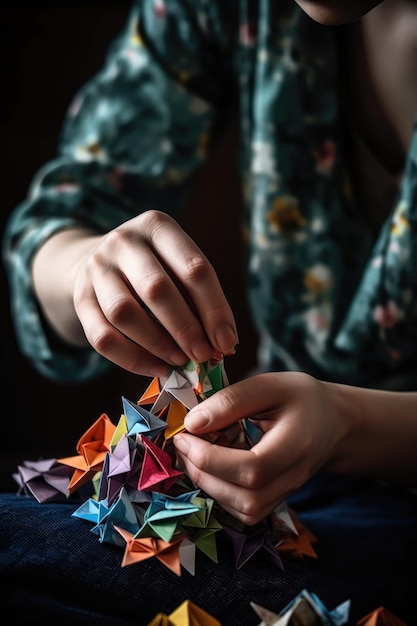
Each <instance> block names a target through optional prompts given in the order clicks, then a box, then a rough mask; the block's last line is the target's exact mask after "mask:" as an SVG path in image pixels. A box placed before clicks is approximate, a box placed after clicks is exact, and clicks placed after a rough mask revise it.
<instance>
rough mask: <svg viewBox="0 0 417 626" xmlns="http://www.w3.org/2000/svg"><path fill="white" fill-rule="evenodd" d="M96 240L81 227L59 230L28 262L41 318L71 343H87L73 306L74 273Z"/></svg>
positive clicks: (98, 237)
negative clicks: (30, 265) (41, 313)
mask: <svg viewBox="0 0 417 626" xmlns="http://www.w3.org/2000/svg"><path fill="white" fill-rule="evenodd" d="M99 239H100V236H98V235H93V234H92V233H91V232H89V231H86V230H82V229H71V230H64V231H61V232H59V233H57V234H55V235H53V236H52V237H50V238H49V239H48V240H47V241H46V242H45V243H44V245H43V246H42V247H41V248H40V249H39V250H38V252H37V253H36V255H35V257H34V261H33V265H32V276H33V283H34V288H35V292H36V296H37V299H38V303H39V306H40V308H41V310H42V312H43V314H44V316H45V318H46V319H47V321H48V323H49V324H50V325H51V327H52V328H53V329H54V331H55V332H56V333H57V334H58V335H59V336H60V337H61V338H63V339H64V340H65V341H67V342H68V343H69V344H71V345H74V346H79V347H82V346H85V345H87V340H86V338H85V335H84V332H83V329H82V326H81V324H80V321H79V319H78V317H77V314H76V312H75V308H74V302H73V293H74V281H75V276H76V273H77V270H78V268H79V266H80V263H82V262H83V261H84V260H85V259H86V258H87V256H88V255H89V254H90V253H91V251H92V250H93V248H94V247H95V246H96V244H97V242H98V240H99Z"/></svg>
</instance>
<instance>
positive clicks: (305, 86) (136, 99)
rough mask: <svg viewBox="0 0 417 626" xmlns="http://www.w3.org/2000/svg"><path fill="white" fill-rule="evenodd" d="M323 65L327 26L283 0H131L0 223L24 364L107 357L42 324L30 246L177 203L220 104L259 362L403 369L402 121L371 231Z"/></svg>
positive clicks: (406, 316)
mask: <svg viewBox="0 0 417 626" xmlns="http://www.w3.org/2000/svg"><path fill="white" fill-rule="evenodd" d="M337 71H338V68H337V53H336V44H335V37H334V29H332V28H331V27H328V26H321V25H319V24H317V23H315V22H313V21H312V20H311V19H309V18H308V17H307V16H306V15H305V14H304V13H303V12H302V11H301V10H300V9H299V7H298V6H297V4H296V3H295V2H293V0H289V1H288V0H280V2H276V0H193V1H190V0H135V1H134V4H133V5H132V9H131V12H130V14H129V17H128V20H127V24H126V27H125V29H124V31H123V32H122V33H121V34H120V36H119V37H118V38H117V40H116V41H114V42H113V44H112V45H111V47H110V48H109V51H108V55H107V58H106V61H105V63H104V66H103V68H102V70H101V71H100V72H99V73H98V74H97V75H96V76H95V77H93V78H92V80H90V81H89V82H88V83H87V84H86V85H85V86H84V87H83V88H82V89H81V90H80V92H79V93H78V94H77V95H76V97H75V98H74V100H73V102H72V104H71V106H70V108H69V110H68V114H67V116H66V119H65V121H64V125H63V129H62V135H61V141H60V145H59V150H58V153H57V156H56V158H55V159H54V160H53V161H52V162H50V163H48V164H46V165H45V166H44V167H43V168H42V169H41V170H40V171H39V172H37V174H36V176H35V177H34V180H33V183H32V185H31V188H30V190H29V192H28V195H27V198H26V199H25V200H24V201H23V202H22V203H21V204H20V205H19V206H18V207H16V209H15V210H14V212H13V213H12V215H11V216H10V218H9V221H8V224H7V228H6V231H5V233H4V238H3V258H4V263H5V266H6V269H7V272H8V276H9V281H10V293H11V307H12V316H13V319H14V323H15V326H16V333H17V337H18V340H19V344H20V346H21V350H22V351H23V353H25V354H26V355H27V357H28V358H29V359H30V360H31V361H32V362H33V365H34V366H35V367H36V368H37V369H38V371H40V372H41V373H43V374H44V375H45V376H47V377H50V378H51V379H55V380H67V381H76V380H86V379H88V378H92V377H94V376H98V375H99V374H100V373H101V372H103V371H104V370H105V369H106V368H108V367H110V363H109V362H108V361H107V360H105V359H103V358H102V357H101V356H100V355H98V354H97V353H96V352H95V351H94V350H93V349H92V348H91V349H87V348H86V349H84V350H79V349H71V348H69V347H68V346H67V345H66V344H64V343H63V342H61V341H59V339H58V338H57V337H55V336H54V334H53V332H52V331H51V329H48V327H47V324H46V323H45V321H44V320H43V319H42V315H41V313H40V311H39V309H38V307H37V304H36V300H35V297H34V293H33V285H32V279H31V271H30V266H31V259H32V257H33V254H34V253H35V251H36V250H37V248H38V247H39V246H40V245H41V244H42V243H43V242H44V241H45V239H46V238H48V237H50V236H51V235H52V234H53V233H54V232H56V231H58V230H61V229H63V228H70V227H74V226H80V225H83V226H86V227H89V228H93V229H95V230H96V231H98V232H103V233H104V232H106V231H108V230H109V229H113V228H115V227H116V226H117V225H119V224H120V223H121V222H123V221H125V220H127V219H130V218H131V217H133V216H135V215H136V214H138V213H139V212H142V211H145V210H147V209H148V208H149V207H151V206H152V207H153V208H158V209H160V210H163V211H166V212H169V213H170V214H172V215H174V216H176V215H178V212H179V211H180V210H181V207H182V206H183V205H184V202H185V199H186V197H187V194H188V193H189V190H190V188H191V186H192V184H193V182H194V180H195V175H196V173H197V172H198V171H199V169H200V168H201V166H202V165H203V163H204V161H205V159H206V158H207V156H208V153H209V149H210V145H211V143H212V142H214V141H216V137H217V134H218V128H219V127H221V122H222V120H224V119H226V117H227V116H228V115H230V114H232V113H233V112H234V113H235V114H236V115H239V116H240V151H239V156H240V168H241V175H242V181H243V182H242V194H243V201H244V215H242V220H243V225H244V229H243V230H244V233H245V238H244V241H243V242H242V244H244V245H245V247H246V250H247V271H248V281H247V284H248V289H249V299H250V303H251V307H252V312H253V317H254V320H255V323H256V325H257V329H258V331H259V336H260V349H259V359H260V365H261V367H262V368H263V369H265V370H279V369H292V370H304V371H307V372H310V373H312V374H313V375H316V376H319V377H323V378H326V379H329V380H339V381H344V382H348V383H351V384H365V385H369V386H380V385H384V384H385V381H386V380H388V379H393V380H395V379H397V378H403V377H404V376H405V377H406V378H407V377H408V378H410V377H411V379H412V380H413V378H415V379H416V380H417V367H416V366H417V272H416V268H417V263H416V254H417V232H416V229H417V220H416V213H417V133H415V134H414V137H413V140H412V142H411V145H410V151H409V155H408V160H407V164H406V169H405V175H404V178H403V181H402V184H401V186H400V190H399V193H398V195H397V198H396V200H395V203H394V206H393V207H392V211H391V213H390V215H389V217H388V218H387V220H386V222H385V224H384V225H383V227H382V228H381V230H380V231H379V233H378V235H377V236H376V237H375V235H374V234H373V233H372V232H371V229H370V227H369V225H368V222H367V221H366V219H365V218H364V213H365V212H364V211H361V210H360V207H359V206H357V203H356V202H355V199H354V198H353V197H352V193H351V192H350V185H349V179H348V177H347V175H346V168H345V165H344V160H343V142H342V132H341V126H342V124H341V112H340V108H339V104H338V97H337V93H336V88H335V85H336V82H337V80H336V79H337ZM237 227H239V225H237ZM410 384H411V385H413V384H414V383H413V382H412V383H410ZM415 388H417V385H416V386H415Z"/></svg>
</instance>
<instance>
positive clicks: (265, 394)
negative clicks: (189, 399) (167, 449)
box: [174, 372, 349, 525]
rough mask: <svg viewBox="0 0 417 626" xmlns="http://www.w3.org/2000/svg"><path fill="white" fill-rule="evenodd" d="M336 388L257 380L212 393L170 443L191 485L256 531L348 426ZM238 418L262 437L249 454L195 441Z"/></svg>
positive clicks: (294, 377) (279, 376)
mask: <svg viewBox="0 0 417 626" xmlns="http://www.w3.org/2000/svg"><path fill="white" fill-rule="evenodd" d="M335 387H336V388H337V386H333V385H329V384H328V383H323V382H321V381H319V380H317V379H315V378H313V377H311V376H308V375H307V374H303V373H293V372H282V373H268V374H259V375H256V376H253V377H251V378H248V379H245V380H242V381H240V382H238V383H235V384H233V385H230V386H228V387H226V388H225V389H222V390H220V391H218V392H217V393H216V394H214V395H213V396H211V397H209V398H207V399H206V400H204V402H202V403H200V404H199V405H198V406H197V407H195V408H193V409H191V411H190V412H189V413H188V414H187V416H186V418H185V420H184V425H185V427H186V430H187V431H188V432H187V433H181V434H179V435H176V436H175V437H174V444H175V448H176V452H177V456H178V460H179V462H180V464H181V465H182V468H183V470H184V471H185V473H186V474H187V475H188V476H189V477H190V479H191V480H192V481H193V482H194V483H195V484H196V485H197V487H199V488H200V489H202V490H203V491H204V492H206V493H207V494H208V495H209V496H210V497H212V498H213V499H215V500H216V501H217V502H218V503H219V504H221V505H222V507H223V508H224V509H225V510H226V511H228V512H229V513H231V514H232V515H233V516H234V517H236V518H238V519H240V520H241V521H242V522H243V523H245V524H248V525H254V524H256V523H257V522H259V521H260V520H262V519H263V518H265V517H266V516H267V515H268V514H269V513H271V512H272V511H273V510H274V509H275V508H276V507H277V506H278V505H279V504H281V503H282V502H284V501H285V500H286V499H287V498H288V497H289V496H290V495H291V494H292V493H293V492H295V491H296V490H297V489H298V488H300V487H301V486H302V485H303V484H304V483H305V482H306V481H307V480H308V479H309V478H310V477H311V476H313V474H315V473H316V472H317V471H318V470H319V469H320V468H322V467H323V466H325V465H326V463H328V462H329V461H330V460H331V459H332V457H333V456H334V455H335V454H336V450H337V448H338V446H339V444H340V443H341V441H343V439H344V438H345V437H346V435H347V433H348V431H349V428H348V424H347V423H346V420H345V419H344V417H343V415H344V413H343V411H342V412H340V411H338V410H336V406H337V404H338V403H337V400H335V398H336V395H337V394H335ZM243 418H250V419H251V421H252V422H253V423H254V424H256V426H257V427H258V428H259V429H260V430H261V431H262V433H263V435H262V437H261V439H260V440H259V441H258V443H256V444H255V445H254V446H253V447H252V448H251V449H249V450H242V449H237V448H228V447H224V446H221V445H216V444H212V443H210V442H209V441H207V440H206V439H204V438H202V437H199V436H196V435H204V434H207V433H210V432H215V431H218V430H221V429H224V428H227V427H228V426H230V425H231V424H233V423H235V422H237V421H238V420H241V419H243Z"/></svg>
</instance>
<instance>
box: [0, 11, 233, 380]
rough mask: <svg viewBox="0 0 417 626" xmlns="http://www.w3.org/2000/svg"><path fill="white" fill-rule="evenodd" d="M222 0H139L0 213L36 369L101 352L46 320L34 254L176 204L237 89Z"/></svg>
mask: <svg viewBox="0 0 417 626" xmlns="http://www.w3.org/2000/svg"><path fill="white" fill-rule="evenodd" d="M225 8H226V3H220V2H219V5H217V2H212V1H210V2H208V1H207V0H196V1H195V2H189V1H188V0H165V1H162V0H136V2H135V3H134V4H133V6H132V9H131V11H130V14H129V17H128V20H127V24H126V27H125V29H124V30H123V32H122V33H121V34H120V35H119V37H118V38H117V39H116V40H115V41H114V42H113V44H112V45H111V47H110V48H109V51H108V54H107V58H106V60H105V63H104V65H103V68H102V69H101V71H100V72H99V73H98V74H97V75H96V76H94V77H93V78H92V79H91V80H90V81H89V82H88V83H87V84H86V85H85V86H84V87H83V88H82V89H81V90H80V92H79V93H78V94H77V95H76V97H75V98H74V99H73V102H72V103H71V105H70V108H69V110H68V112H67V115H66V119H65V120H64V124H63V127H62V133H61V139H60V145H59V149H58V152H57V156H56V158H55V159H54V160H53V161H52V162H50V163H48V164H46V165H45V166H44V167H43V168H41V170H40V171H38V172H37V173H36V175H35V177H34V179H33V181H32V184H31V188H30V190H29V192H28V195H27V197H26V198H25V199H24V201H23V202H22V203H21V204H20V205H19V206H17V207H16V208H15V210H14V211H13V213H12V214H11V216H10V218H9V220H8V223H7V225H6V229H5V233H4V236H3V260H4V264H5V268H6V271H7V275H8V279H9V285H10V302H11V310H12V311H11V312H12V319H13V322H14V324H15V329H16V336H17V339H18V342H19V345H20V348H21V351H22V353H23V354H25V355H26V356H27V357H28V359H29V360H30V361H31V362H32V364H33V366H34V367H35V368H36V369H37V370H38V371H39V372H40V373H42V374H43V375H44V376H45V377H48V378H50V379H53V380H57V381H66V382H74V381H84V380H87V379H91V378H93V377H97V376H98V375H100V374H101V373H102V372H104V370H106V369H107V368H108V367H110V363H109V362H108V361H107V360H105V359H103V358H102V357H100V356H99V355H98V354H97V353H96V352H95V351H94V350H93V349H90V348H88V349H83V350H81V349H71V348H70V347H69V346H68V345H66V344H65V343H64V342H62V341H60V340H59V339H58V337H56V336H54V334H53V332H52V331H51V329H49V328H48V326H47V325H46V323H45V321H44V320H43V319H42V315H41V313H40V311H39V309H38V306H37V303H36V299H35V296H34V291H33V285H32V279H31V261H32V258H33V255H34V253H35V252H36V250H37V249H38V248H39V246H41V245H42V244H43V242H45V240H46V239H47V238H48V237H50V236H51V235H53V234H54V233H55V232H57V231H59V230H62V229H65V228H71V227H75V226H78V227H79V226H84V227H87V228H91V229H94V230H95V231H97V232H103V233H104V232H107V231H108V230H111V229H113V228H115V227H116V226H118V225H119V224H121V223H122V222H124V221H126V220H127V219H130V218H131V217H134V216H135V215H137V214H138V213H141V212H143V211H145V210H147V209H150V208H155V209H159V210H163V211H166V212H168V213H170V214H171V215H174V216H175V215H177V214H178V211H180V209H181V207H182V206H183V204H184V201H185V199H186V197H187V193H188V192H189V189H190V186H191V185H192V183H193V180H194V178H195V174H196V173H197V171H198V170H199V168H200V167H201V166H202V164H203V163H204V161H205V159H206V156H207V152H208V146H209V145H210V141H211V139H212V138H213V133H214V129H215V128H217V125H218V121H219V119H220V117H221V116H222V115H223V114H224V112H225V111H227V108H228V106H229V104H230V103H231V102H232V100H233V98H234V95H233V90H234V89H233V80H231V62H230V60H231V57H232V55H231V54H230V43H229V37H228V27H229V25H230V24H229V18H230V16H227V19H226V17H225ZM220 12H221V13H220ZM64 278H65V277H63V279H64Z"/></svg>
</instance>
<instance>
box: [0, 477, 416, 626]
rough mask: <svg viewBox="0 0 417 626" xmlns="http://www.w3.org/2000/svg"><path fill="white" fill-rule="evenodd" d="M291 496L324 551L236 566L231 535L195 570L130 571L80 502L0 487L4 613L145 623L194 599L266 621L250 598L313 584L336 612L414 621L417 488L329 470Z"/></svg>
mask: <svg viewBox="0 0 417 626" xmlns="http://www.w3.org/2000/svg"><path fill="white" fill-rule="evenodd" d="M289 504H290V505H291V506H292V507H293V509H294V510H295V511H296V513H297V514H298V517H299V518H300V520H301V521H302V522H304V523H305V524H306V525H307V526H308V527H309V528H310V530H311V531H312V532H313V533H314V534H315V535H316V537H317V538H318V542H317V544H315V549H316V552H317V555H318V558H317V559H311V558H306V559H305V560H304V561H301V560H290V559H289V558H287V557H285V558H284V570H283V571H282V570H280V569H279V568H278V567H276V566H274V565H271V564H269V563H268V562H267V561H266V560H264V559H262V558H261V557H259V558H252V559H251V560H250V561H249V562H247V563H246V564H245V565H244V566H243V567H242V568H241V569H240V570H238V569H236V567H235V564H234V559H233V553H232V546H231V544H230V542H229V541H226V540H221V539H219V543H218V546H219V548H218V551H219V563H218V564H216V563H214V562H212V561H211V560H210V559H208V558H207V557H206V556H205V555H204V554H202V553H201V552H197V562H196V574H195V576H192V575H191V574H189V573H188V572H187V571H185V570H183V573H182V575H181V576H180V577H178V576H176V575H175V574H173V573H172V572H170V571H169V570H168V569H167V568H166V567H165V566H163V565H162V564H161V563H160V562H159V561H157V560H156V559H150V560H147V561H145V562H142V563H140V564H134V565H131V566H127V567H124V568H122V567H121V559H122V553H123V551H122V550H121V549H119V548H116V547H113V546H110V545H107V544H102V543H100V542H99V540H98V538H97V536H96V535H94V534H93V533H91V532H90V529H91V527H92V525H91V524H89V523H88V522H85V521H83V520H80V519H78V518H73V517H71V513H72V512H73V511H74V510H75V509H76V508H77V506H78V505H79V503H77V504H74V503H62V504H61V503H59V504H58V503H51V504H38V503H37V502H36V501H35V500H33V499H30V498H28V497H25V496H17V495H14V494H3V495H0V549H1V551H0V589H1V594H2V609H3V612H5V611H10V613H9V615H11V616H12V617H11V618H10V620H9V622H8V623H10V624H26V623H28V622H29V623H31V622H32V623H33V621H34V620H35V619H42V620H43V621H44V620H45V621H46V620H52V619H53V620H58V619H59V620H62V621H65V620H67V621H68V622H69V623H73V624H86V625H87V624H88V625H89V626H94V625H95V624H100V625H101V626H133V625H136V626H138V625H139V626H142V625H143V626H146V624H148V623H149V622H150V621H151V619H152V618H153V617H154V616H155V615H156V614H157V613H158V612H164V613H167V614H169V613H170V612H172V611H173V610H174V609H175V608H176V607H177V606H178V605H179V604H180V603H181V602H182V601H183V600H185V599H189V600H191V601H193V602H194V603H195V604H197V605H198V606H200V607H201V608H202V609H204V610H205V611H207V612H208V613H210V614H211V615H213V616H214V617H216V618H217V619H218V620H219V621H220V622H221V624H222V626H237V625H240V626H257V625H258V624H259V621H260V620H259V618H258V617H257V616H256V615H255V613H254V611H253V610H252V608H251V607H250V605H249V602H250V601H251V600H252V601H254V602H256V603H257V604H260V605H262V606H264V607H266V608H268V609H270V610H273V611H275V612H277V613H278V612H279V611H280V610H281V609H282V608H283V607H284V606H285V605H286V604H287V603H288V602H289V601H290V600H292V599H293V598H294V596H295V595H296V594H297V593H298V592H300V591H301V590H302V589H304V588H305V589H307V590H308V591H310V592H314V593H316V594H317V595H318V596H319V597H320V598H321V600H322V601H323V602H324V604H325V605H326V606H327V607H328V608H329V609H332V608H334V607H335V606H337V605H338V604H340V603H341V602H343V601H345V600H347V599H349V598H350V599H351V603H352V604H351V610H350V621H349V624H352V625H354V624H356V622H357V620H358V619H360V618H361V617H363V616H364V615H365V614H366V613H368V612H370V611H372V610H373V609H375V608H378V607H379V606H385V607H386V608H388V609H389V610H390V611H392V612H393V613H395V614H396V615H397V616H398V617H400V618H401V619H403V620H404V621H405V622H406V623H407V624H408V625H409V626H412V624H413V623H415V592H416V590H417V573H416V571H417V569H416V567H415V563H416V562H417V499H416V498H415V496H412V495H410V494H409V493H407V492H406V491H398V490H396V491H394V490H393V489H390V488H389V487H385V486H382V485H375V484H374V483H371V482H361V481H357V480H344V479H339V478H330V477H327V476H323V477H317V478H316V479H314V480H313V481H311V482H310V484H308V485H307V486H306V487H305V488H304V489H302V490H301V491H300V492H299V493H298V494H297V496H295V497H293V498H292V499H291V500H290V501H289ZM413 620H414V621H413Z"/></svg>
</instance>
